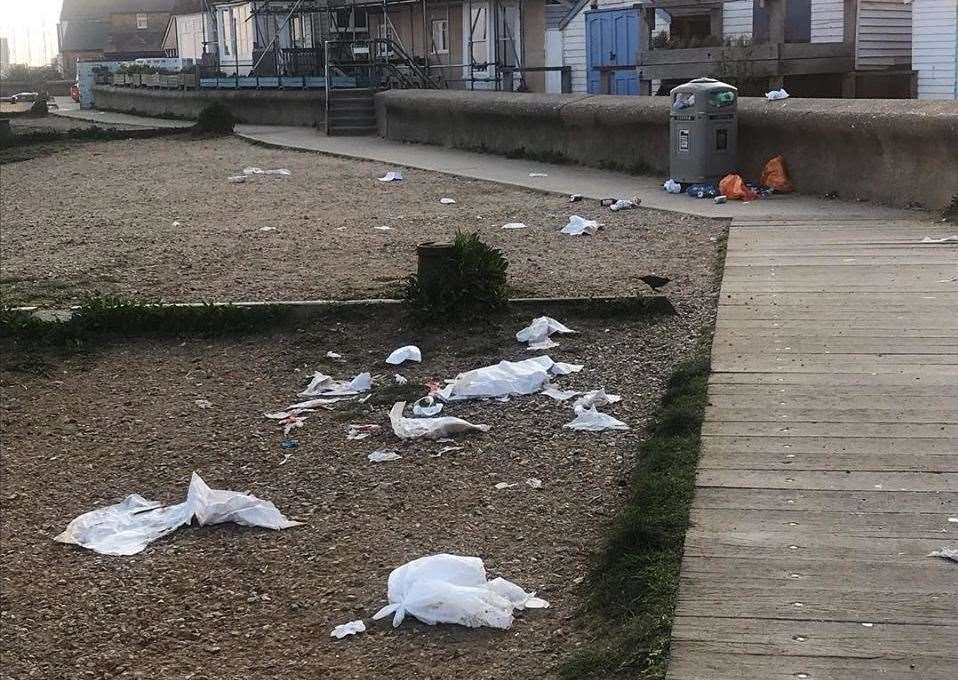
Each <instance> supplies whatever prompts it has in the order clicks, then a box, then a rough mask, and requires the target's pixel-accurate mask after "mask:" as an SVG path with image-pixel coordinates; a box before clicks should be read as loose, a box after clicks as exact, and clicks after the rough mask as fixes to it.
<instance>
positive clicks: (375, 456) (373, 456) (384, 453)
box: [366, 449, 402, 463]
mask: <svg viewBox="0 0 958 680" xmlns="http://www.w3.org/2000/svg"><path fill="white" fill-rule="evenodd" d="M366 458H368V459H369V462H370V463H388V462H390V461H393V460H400V459H401V458H402V456H400V455H399V454H398V453H396V452H395V451H394V450H393V449H379V450H378V451H373V452H372V453H370V454H369V455H368V456H366Z"/></svg>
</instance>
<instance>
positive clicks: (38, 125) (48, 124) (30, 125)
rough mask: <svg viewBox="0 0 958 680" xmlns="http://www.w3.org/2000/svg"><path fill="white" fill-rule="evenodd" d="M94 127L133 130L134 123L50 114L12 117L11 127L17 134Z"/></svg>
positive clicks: (67, 130)
mask: <svg viewBox="0 0 958 680" xmlns="http://www.w3.org/2000/svg"><path fill="white" fill-rule="evenodd" d="M92 127H100V128H102V129H104V130H132V129H134V126H132V125H120V124H117V123H106V124H104V123H96V122H90V121H87V120H79V119H76V118H66V117H64V116H56V115H53V114H49V115H46V116H43V117H38V118H31V117H24V118H11V119H10V128H11V129H12V130H13V132H14V133H15V134H23V133H24V132H35V131H38V130H43V131H53V132H69V131H70V130H87V129H89V128H92Z"/></svg>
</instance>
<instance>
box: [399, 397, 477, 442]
mask: <svg viewBox="0 0 958 680" xmlns="http://www.w3.org/2000/svg"><path fill="white" fill-rule="evenodd" d="M405 407H406V402H404V401H397V402H396V403H395V404H393V407H392V410H391V411H390V412H389V421H390V422H391V423H392V426H393V432H395V433H396V436H397V437H399V438H400V439H419V438H421V437H425V438H427V439H439V438H440V437H448V436H449V435H451V434H455V433H457V432H469V431H473V430H476V431H479V432H488V431H489V426H488V425H473V424H472V423H470V422H467V421H465V420H463V419H461V418H453V417H450V416H443V417H441V418H405V417H403V414H402V412H403V409H404V408H405Z"/></svg>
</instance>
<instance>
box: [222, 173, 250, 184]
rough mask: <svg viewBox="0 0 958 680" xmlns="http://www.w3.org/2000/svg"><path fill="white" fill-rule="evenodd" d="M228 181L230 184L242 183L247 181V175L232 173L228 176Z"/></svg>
mask: <svg viewBox="0 0 958 680" xmlns="http://www.w3.org/2000/svg"><path fill="white" fill-rule="evenodd" d="M226 181H227V182H229V183H230V184H242V183H243V182H245V181H246V175H231V176H230V177H227V178H226Z"/></svg>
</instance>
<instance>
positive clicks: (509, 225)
mask: <svg viewBox="0 0 958 680" xmlns="http://www.w3.org/2000/svg"><path fill="white" fill-rule="evenodd" d="M502 228H503V229H525V228H526V225H525V224H524V223H522V222H506V223H505V224H503V225H502Z"/></svg>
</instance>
